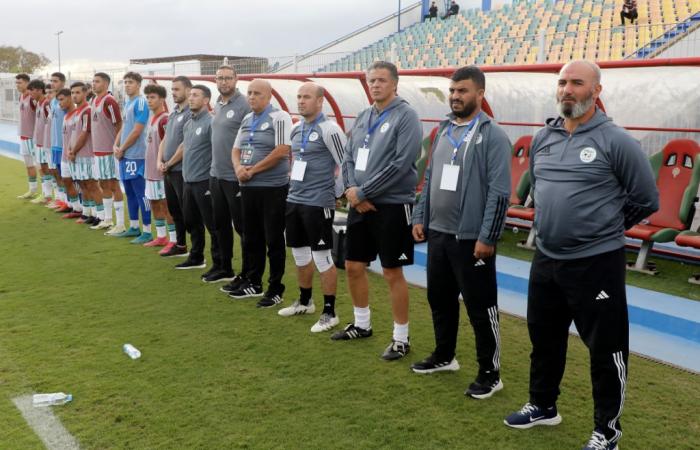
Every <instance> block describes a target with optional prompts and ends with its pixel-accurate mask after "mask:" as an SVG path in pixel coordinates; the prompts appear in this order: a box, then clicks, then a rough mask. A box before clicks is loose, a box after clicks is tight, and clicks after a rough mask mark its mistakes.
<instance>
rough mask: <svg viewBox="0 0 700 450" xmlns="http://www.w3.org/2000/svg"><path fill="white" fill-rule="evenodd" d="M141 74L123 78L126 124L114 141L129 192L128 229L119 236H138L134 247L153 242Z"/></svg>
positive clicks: (128, 73)
mask: <svg viewBox="0 0 700 450" xmlns="http://www.w3.org/2000/svg"><path fill="white" fill-rule="evenodd" d="M141 81H143V78H142V77H141V74H138V73H136V72H127V73H126V74H125V75H124V90H125V91H126V95H127V99H126V101H125V102H124V123H123V125H122V129H121V133H119V134H117V138H116V141H115V142H114V156H115V157H116V158H117V159H118V160H119V175H120V177H121V179H122V183H124V190H125V191H126V203H127V207H128V209H129V229H128V230H126V231H124V232H122V233H117V234H111V236H116V237H135V239H134V240H132V241H131V243H132V244H145V243H146V242H150V241H151V239H152V235H151V210H150V209H149V207H148V205H147V204H146V179H145V178H144V175H143V172H144V168H145V162H144V158H145V157H146V125H147V124H148V115H149V114H148V105H147V104H146V97H144V96H143V95H141ZM139 210H141V221H142V231H139Z"/></svg>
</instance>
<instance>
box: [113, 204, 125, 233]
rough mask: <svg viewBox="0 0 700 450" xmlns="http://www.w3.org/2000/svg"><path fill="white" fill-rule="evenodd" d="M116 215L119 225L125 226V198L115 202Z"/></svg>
mask: <svg viewBox="0 0 700 450" xmlns="http://www.w3.org/2000/svg"><path fill="white" fill-rule="evenodd" d="M114 215H115V216H116V220H117V222H116V224H117V226H122V227H123V226H124V200H119V201H115V202H114Z"/></svg>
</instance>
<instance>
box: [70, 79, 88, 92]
mask: <svg viewBox="0 0 700 450" xmlns="http://www.w3.org/2000/svg"><path fill="white" fill-rule="evenodd" d="M74 88H80V89H81V90H82V91H83V92H87V85H86V84H85V83H83V82H82V81H76V82H75V83H73V84H71V85H70V89H71V91H72V90H73V89H74Z"/></svg>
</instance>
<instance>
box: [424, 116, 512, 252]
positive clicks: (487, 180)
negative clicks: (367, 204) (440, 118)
mask: <svg viewBox="0 0 700 450" xmlns="http://www.w3.org/2000/svg"><path fill="white" fill-rule="evenodd" d="M449 123H450V120H445V121H444V122H442V123H441V124H440V128H439V129H438V134H437V135H436V137H435V141H434V142H433V153H432V154H433V156H432V158H431V161H430V165H429V166H428V169H427V170H426V174H425V183H424V187H423V192H422V194H421V197H420V201H419V202H418V205H417V206H416V208H415V210H414V211H413V224H423V226H424V227H425V228H426V229H436V231H441V232H443V233H445V232H449V233H451V234H454V235H455V236H456V237H457V238H458V239H478V240H479V241H481V242H482V243H484V244H486V245H494V244H495V243H496V241H497V240H498V239H499V238H500V236H501V233H502V232H503V227H504V225H505V218H506V211H507V210H508V199H509V198H510V157H511V144H510V141H509V140H508V136H506V134H505V132H504V131H503V130H502V129H501V128H500V127H499V126H498V125H496V124H495V123H494V122H492V121H491V118H489V116H487V115H486V114H484V113H481V114H480V115H479V117H478V123H476V124H475V125H474V126H475V127H476V128H475V132H474V135H473V137H472V139H471V140H470V141H469V147H468V148H466V149H465V148H464V147H465V144H464V142H461V143H460V144H461V145H460V153H458V156H459V159H458V160H456V161H455V164H459V166H460V170H459V180H460V181H459V184H458V187H457V191H456V192H454V193H453V192H449V191H444V190H440V189H439V185H440V178H441V174H442V169H443V166H442V165H443V164H445V163H449V161H450V158H451V155H452V150H453V148H454V147H453V145H452V144H451V143H450V142H449V139H448V138H447V136H446V135H445V133H446V132H447V130H448V125H449ZM458 130H460V131H459V132H462V128H458ZM454 134H456V133H454ZM454 134H453V135H454ZM456 137H459V136H456ZM465 139H466V137H465ZM435 194H437V196H445V197H446V198H447V199H453V200H455V203H454V205H453V208H454V211H455V212H456V213H457V216H456V217H455V220H456V228H454V229H453V228H452V226H453V225H454V224H451V223H450V225H449V228H450V229H449V230H448V229H443V228H440V227H435V228H431V221H432V220H435V214H433V211H432V210H431V205H432V204H433V203H436V204H437V205H438V211H439V212H440V214H451V213H452V211H450V210H449V207H448V205H447V202H446V201H442V200H444V199H441V198H436V197H435ZM449 222H450V221H449V220H448V221H445V223H449Z"/></svg>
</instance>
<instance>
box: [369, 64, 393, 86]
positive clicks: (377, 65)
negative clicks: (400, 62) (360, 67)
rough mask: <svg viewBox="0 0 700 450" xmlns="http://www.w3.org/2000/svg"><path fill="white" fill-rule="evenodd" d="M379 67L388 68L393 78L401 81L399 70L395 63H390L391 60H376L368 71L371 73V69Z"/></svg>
mask: <svg viewBox="0 0 700 450" xmlns="http://www.w3.org/2000/svg"><path fill="white" fill-rule="evenodd" d="M378 69H386V70H388V71H389V74H390V75H391V78H393V79H394V81H396V82H398V81H399V70H398V69H397V68H396V66H395V65H394V64H393V63H390V62H389V61H375V62H373V63H372V64H370V66H369V67H368V68H367V73H369V72H370V70H378Z"/></svg>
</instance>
